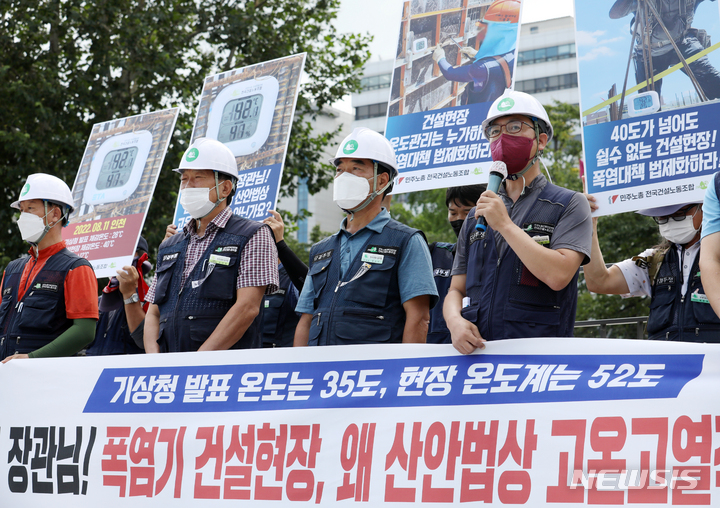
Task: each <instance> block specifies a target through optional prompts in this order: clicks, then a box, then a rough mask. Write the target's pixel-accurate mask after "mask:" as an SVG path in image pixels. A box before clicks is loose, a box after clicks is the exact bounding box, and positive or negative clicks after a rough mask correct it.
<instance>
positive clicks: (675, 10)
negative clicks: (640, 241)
mask: <svg viewBox="0 0 720 508" xmlns="http://www.w3.org/2000/svg"><path fill="white" fill-rule="evenodd" d="M575 15H576V30H577V33H576V40H577V55H578V64H579V88H580V96H581V99H580V101H581V104H580V108H581V111H582V113H581V116H582V126H583V142H584V149H585V164H586V169H587V179H586V180H587V187H588V191H589V192H590V193H592V194H594V195H596V197H598V204H599V209H598V211H597V214H599V215H609V214H614V213H620V212H626V211H633V210H639V209H644V208H652V207H656V206H660V205H669V204H675V203H685V202H691V201H694V200H696V199H700V200H702V196H703V194H704V189H705V188H706V187H707V185H708V182H709V179H710V176H711V175H712V174H713V173H714V172H715V171H716V170H717V168H718V155H717V147H716V138H717V127H718V121H717V120H716V118H718V115H720V109H719V108H720V105H719V104H718V99H720V52H718V51H717V49H718V48H720V10H719V8H718V3H717V1H715V0H613V1H608V2H596V1H590V0H576V1H575Z"/></svg>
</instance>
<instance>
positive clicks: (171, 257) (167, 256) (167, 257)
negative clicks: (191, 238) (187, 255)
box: [161, 252, 180, 263]
mask: <svg viewBox="0 0 720 508" xmlns="http://www.w3.org/2000/svg"><path fill="white" fill-rule="evenodd" d="M179 255H180V253H179V252H175V253H174V254H165V255H164V256H163V257H162V261H161V262H162V263H165V262H166V261H173V260H175V259H177V257H178V256H179Z"/></svg>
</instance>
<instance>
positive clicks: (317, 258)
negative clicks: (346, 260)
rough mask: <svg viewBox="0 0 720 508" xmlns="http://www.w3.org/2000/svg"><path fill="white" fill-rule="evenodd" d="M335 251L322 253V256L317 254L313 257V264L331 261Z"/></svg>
mask: <svg viewBox="0 0 720 508" xmlns="http://www.w3.org/2000/svg"><path fill="white" fill-rule="evenodd" d="M333 250H334V249H330V250H326V251H325V252H321V253H320V254H315V255H314V256H313V263H317V262H318V261H322V260H323V259H329V258H331V257H332V255H333Z"/></svg>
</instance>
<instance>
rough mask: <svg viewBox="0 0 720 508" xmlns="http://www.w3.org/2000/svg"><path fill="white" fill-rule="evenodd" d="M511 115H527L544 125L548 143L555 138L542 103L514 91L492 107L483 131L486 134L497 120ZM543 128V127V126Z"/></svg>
mask: <svg viewBox="0 0 720 508" xmlns="http://www.w3.org/2000/svg"><path fill="white" fill-rule="evenodd" d="M509 115H525V116H529V117H530V118H532V119H533V120H535V121H538V122H539V123H541V124H544V129H542V128H541V132H546V133H547V136H548V143H549V142H550V140H551V139H552V137H553V128H552V124H551V123H550V119H549V118H548V114H547V112H546V111H545V108H544V107H543V105H542V104H540V101H539V100H537V99H536V98H535V97H533V96H532V95H530V94H526V93H525V92H516V91H514V90H508V91H506V92H505V93H504V94H502V95H501V96H500V97H498V98H497V99H495V102H493V103H492V106H490V110H489V111H488V114H487V118H486V119H485V121H484V122H483V123H482V130H483V132H485V128H486V127H487V126H488V125H489V124H490V122H492V121H493V120H495V119H496V118H500V117H503V116H509ZM541 127H542V125H541Z"/></svg>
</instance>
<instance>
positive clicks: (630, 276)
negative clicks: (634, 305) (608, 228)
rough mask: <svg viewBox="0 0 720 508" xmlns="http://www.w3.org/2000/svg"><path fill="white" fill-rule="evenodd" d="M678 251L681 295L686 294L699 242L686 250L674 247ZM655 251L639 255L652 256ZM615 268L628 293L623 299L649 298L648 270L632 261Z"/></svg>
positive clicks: (626, 261) (648, 250)
mask: <svg viewBox="0 0 720 508" xmlns="http://www.w3.org/2000/svg"><path fill="white" fill-rule="evenodd" d="M675 247H676V248H677V250H678V260H679V262H680V270H682V274H683V279H682V280H683V285H682V295H683V296H684V295H685V293H686V292H687V287H688V281H689V280H690V275H691V274H690V270H691V269H692V266H693V263H694V262H695V258H696V257H697V255H698V252H700V242H696V243H694V244H693V245H691V246H690V247H688V248H687V249H683V247H682V245H676V246H675ZM654 250H655V249H647V250H644V251H643V252H642V254H640V256H641V257H647V256H652V253H653V252H654ZM615 266H617V267H618V268H620V271H621V272H622V274H623V276H624V277H625V282H627V285H628V288H629V289H630V292H629V293H627V294H625V295H622V297H623V298H629V297H631V296H650V295H651V294H652V286H651V285H650V275H649V274H648V269H647V268H643V267H640V266H638V265H637V264H636V263H635V261H633V260H632V259H626V260H625V261H621V262H620V263H616V264H615Z"/></svg>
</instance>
